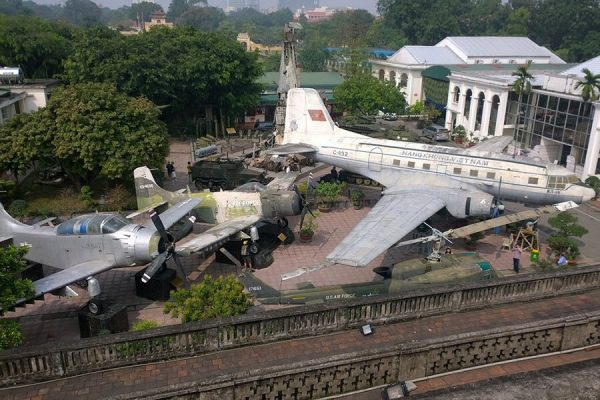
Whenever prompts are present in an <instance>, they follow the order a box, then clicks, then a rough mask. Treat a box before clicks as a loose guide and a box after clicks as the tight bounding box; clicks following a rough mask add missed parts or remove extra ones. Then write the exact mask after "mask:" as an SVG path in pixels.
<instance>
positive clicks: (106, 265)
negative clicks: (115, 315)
mask: <svg viewBox="0 0 600 400" xmlns="http://www.w3.org/2000/svg"><path fill="white" fill-rule="evenodd" d="M200 201H201V200H200V199H187V200H185V201H183V202H180V203H178V204H177V205H175V206H174V207H172V208H170V209H169V210H167V211H165V212H164V213H162V214H161V216H159V215H158V214H157V213H156V212H151V214H150V217H151V222H148V223H147V224H145V225H138V224H134V223H132V222H131V221H129V220H127V219H126V218H124V217H122V216H120V215H118V214H104V213H102V214H100V213H98V214H89V215H82V216H79V217H75V218H73V219H70V220H67V221H65V222H62V223H61V224H59V225H58V226H51V225H49V224H47V223H48V220H45V221H42V222H41V223H38V224H34V225H27V224H24V223H22V222H19V221H17V220H16V219H14V218H12V217H11V216H10V215H9V214H8V213H7V212H6V210H4V207H2V205H1V204H0V235H1V236H2V239H3V240H8V239H12V242H13V244H14V245H15V246H27V247H28V248H29V250H28V252H27V254H26V255H25V259H27V260H28V261H31V262H33V263H39V264H42V265H47V266H50V267H54V268H57V269H60V270H61V271H59V272H57V273H54V274H51V275H48V276H46V277H44V278H42V279H39V280H36V281H34V282H33V286H34V289H35V297H39V296H41V295H43V294H45V293H49V292H52V291H56V290H57V289H62V288H65V287H67V285H70V284H72V283H75V282H78V281H83V280H87V283H88V291H89V292H90V297H92V300H91V301H90V303H89V308H90V311H91V312H93V313H96V312H98V311H100V308H101V306H100V303H99V301H98V300H97V297H96V296H98V295H99V294H100V291H101V290H100V285H99V284H98V281H97V280H96V279H95V278H94V275H97V274H99V273H101V272H104V271H107V270H109V269H111V268H114V267H128V266H133V265H144V264H149V266H148V268H147V270H146V275H145V278H147V279H150V278H151V277H152V276H153V275H154V274H155V273H156V272H157V271H158V270H159V269H160V268H161V267H162V266H163V264H164V263H165V262H166V261H167V260H168V259H170V258H173V259H174V261H175V263H176V264H177V268H178V272H180V274H182V273H183V270H182V268H181V264H180V262H179V259H178V257H177V253H176V252H175V241H176V238H174V237H173V236H172V235H170V234H168V232H167V231H166V230H167V229H169V228H170V227H171V226H172V225H174V224H175V223H176V222H178V221H179V220H181V219H182V218H184V217H185V216H186V215H187V214H188V213H189V212H190V211H191V210H192V209H193V208H194V207H196V206H197V205H198V204H199V203H200ZM188 227H189V228H191V224H188ZM189 228H188V230H187V233H189ZM147 279H146V280H147ZM67 293H71V294H75V292H74V291H72V290H70V291H69V290H68V289H67ZM24 300H26V299H24Z"/></svg>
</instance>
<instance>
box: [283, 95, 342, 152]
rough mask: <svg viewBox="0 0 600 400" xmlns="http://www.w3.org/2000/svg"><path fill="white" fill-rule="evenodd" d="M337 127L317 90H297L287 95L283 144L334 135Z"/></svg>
mask: <svg viewBox="0 0 600 400" xmlns="http://www.w3.org/2000/svg"><path fill="white" fill-rule="evenodd" d="M335 128H336V125H335V123H334V122H333V120H332V119H331V115H329V111H327V108H326V107H325V104H323V100H322V99H321V96H320V95H319V92H317V91H316V90H315V89H308V88H295V89H290V90H289V91H288V94H287V106H286V114H285V131H284V139H283V143H284V144H286V143H302V142H303V140H302V138H303V137H306V136H308V135H311V136H323V135H332V134H333V133H334V132H335Z"/></svg>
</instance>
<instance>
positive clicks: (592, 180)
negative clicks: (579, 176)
mask: <svg viewBox="0 0 600 400" xmlns="http://www.w3.org/2000/svg"><path fill="white" fill-rule="evenodd" d="M585 183H586V184H588V185H590V186H591V187H592V189H594V191H595V192H596V197H598V196H600V178H598V177H597V176H590V177H589V178H587V179H586V180H585Z"/></svg>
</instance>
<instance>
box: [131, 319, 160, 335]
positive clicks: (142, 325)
mask: <svg viewBox="0 0 600 400" xmlns="http://www.w3.org/2000/svg"><path fill="white" fill-rule="evenodd" d="M159 327H160V324H159V323H158V322H156V321H150V320H147V321H139V322H136V323H135V324H133V331H134V332H137V331H145V330H147V329H154V328H159Z"/></svg>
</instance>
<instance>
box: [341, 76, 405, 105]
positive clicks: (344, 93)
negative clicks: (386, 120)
mask: <svg viewBox="0 0 600 400" xmlns="http://www.w3.org/2000/svg"><path fill="white" fill-rule="evenodd" d="M333 97H334V99H335V103H336V106H338V107H340V109H341V110H346V111H348V112H350V113H352V114H376V113H377V112H378V111H379V110H385V111H386V112H394V113H400V112H401V111H402V110H404V107H405V106H406V100H405V99H404V95H403V94H402V93H401V92H400V91H399V90H398V89H396V88H395V87H394V85H393V84H391V83H390V82H381V81H379V79H377V78H375V77H374V76H372V75H370V74H366V73H358V74H355V75H354V76H352V77H351V78H350V79H347V80H346V81H344V83H342V84H341V85H340V86H338V87H336V88H335V89H333Z"/></svg>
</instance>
